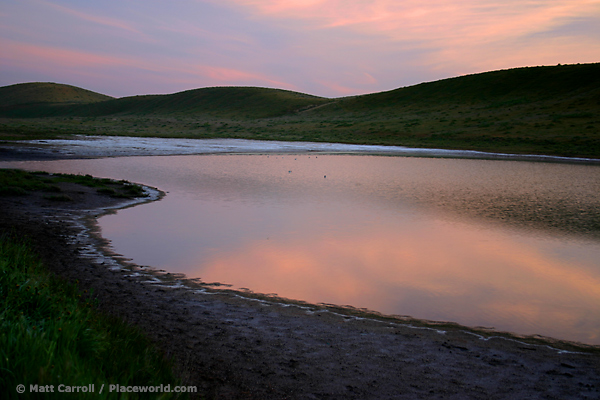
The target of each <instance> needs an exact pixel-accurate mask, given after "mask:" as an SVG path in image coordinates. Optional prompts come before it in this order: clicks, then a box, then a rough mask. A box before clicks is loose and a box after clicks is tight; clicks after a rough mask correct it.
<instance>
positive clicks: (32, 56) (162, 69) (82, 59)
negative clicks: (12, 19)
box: [0, 39, 297, 90]
mask: <svg viewBox="0 0 600 400" xmlns="http://www.w3.org/2000/svg"><path fill="white" fill-rule="evenodd" d="M0 46H1V47H2V49H3V52H2V57H1V58H0V63H1V64H3V65H12V66H18V67H20V68H24V69H32V70H37V71H42V72H47V71H48V70H49V68H50V67H51V68H54V69H57V70H59V71H62V72H64V71H75V72H76V73H77V74H78V75H89V73H90V70H94V71H97V72H96V74H97V73H99V71H101V70H102V69H103V68H105V67H118V68H119V67H129V68H134V69H137V70H143V71H146V72H154V73H159V74H161V75H163V76H167V77H166V78H164V79H166V80H168V81H172V82H186V83H188V84H189V85H192V87H193V86H197V87H198V86H205V85H207V84H210V85H215V84H217V85H218V84H221V85H234V84H244V85H268V86H273V87H278V88H285V89H289V90H297V88H296V87H295V86H294V85H292V84H290V83H287V82H283V81H281V80H278V79H276V78H272V77H269V76H267V75H265V74H261V73H256V72H251V71H244V70H240V69H234V68H227V67H221V66H213V65H206V64H200V63H195V62H193V61H186V62H183V61H181V60H170V59H162V60H161V61H160V62H158V63H157V62H154V61H150V60H148V59H146V58H132V57H119V56H112V55H104V54H97V53H90V52H84V51H78V50H71V49H65V48H60V47H50V46H39V45H32V44H28V43H20V42H15V41H11V40H2V39H0ZM110 74H111V72H110V71H106V72H104V75H110Z"/></svg>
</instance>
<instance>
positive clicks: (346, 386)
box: [0, 185, 600, 399]
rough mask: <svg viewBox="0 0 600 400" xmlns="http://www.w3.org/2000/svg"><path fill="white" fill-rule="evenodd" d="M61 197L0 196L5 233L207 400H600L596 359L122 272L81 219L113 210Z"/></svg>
mask: <svg viewBox="0 0 600 400" xmlns="http://www.w3.org/2000/svg"><path fill="white" fill-rule="evenodd" d="M63 192H64V193H66V194H68V195H70V196H71V197H72V198H73V199H74V201H72V202H67V203H64V204H63V203H60V204H57V203H56V202H52V201H49V200H45V199H44V198H43V197H41V196H36V195H30V196H23V197H0V234H1V233H2V232H11V231H12V232H13V233H15V232H16V233H17V234H18V235H23V236H27V237H29V238H30V239H31V241H32V242H33V244H34V246H35V249H36V250H37V251H38V252H39V254H40V255H41V257H42V258H43V261H44V262H45V263H46V265H47V266H48V268H50V269H51V270H52V271H54V272H55V273H56V274H58V275H60V276H62V277H64V278H65V279H67V280H69V281H72V282H76V283H77V284H78V285H79V287H80V289H81V290H82V291H83V290H87V291H92V296H93V297H95V298H97V299H98V301H99V304H100V307H101V309H102V310H103V311H105V312H108V313H111V314H115V315H117V316H120V317H121V318H122V319H124V320H126V321H129V322H130V323H132V324H134V325H137V326H139V327H140V328H141V329H142V330H143V331H145V332H146V334H147V335H148V336H149V337H150V338H151V339H152V340H153V341H154V342H156V344H157V345H158V346H159V347H160V348H161V349H162V350H163V351H164V353H165V354H166V355H167V356H170V357H174V359H175V362H176V365H177V372H178V373H179V375H180V376H181V377H182V379H183V380H184V382H185V383H186V384H188V385H197V386H198V388H199V391H200V392H204V393H205V394H206V398H209V399H212V398H217V399H537V398H543V399H591V398H595V399H598V398H600V352H598V351H597V350H596V351H595V352H593V351H592V352H591V353H586V352H578V351H560V350H557V348H555V347H553V346H548V345H543V344H526V343H525V342H523V341H520V340H514V339H507V338H502V337H499V336H489V335H488V337H487V338H484V337H483V336H481V335H477V334H474V333H469V332H467V331H466V330H465V329H462V328H459V327H442V326H439V327H437V328H435V326H434V327H423V326H416V325H415V324H414V323H413V324H412V325H411V324H407V323H402V322H400V321H389V320H377V319H371V318H361V317H357V316H351V315H348V314H346V315H344V314H343V313H336V312H333V311H335V310H332V309H327V308H320V307H314V306H308V305H291V304H284V303H278V302H276V301H273V300H269V299H256V298H255V299H252V298H247V297H244V296H240V295H239V294H236V293H233V292H219V291H214V290H207V289H204V288H203V287H202V286H201V285H198V284H196V285H195V284H193V283H192V282H187V286H184V285H182V284H181V281H180V280H177V279H175V278H177V277H173V276H171V275H168V274H162V275H161V274H159V273H157V272H154V273H153V272H148V271H146V269H145V268H143V267H136V266H131V265H129V266H128V267H124V266H120V265H119V264H118V263H116V262H115V260H114V259H113V258H111V257H109V256H107V255H102V254H100V253H98V252H97V251H96V249H97V247H98V246H99V245H101V244H102V240H100V239H99V238H98V237H94V236H93V235H90V234H89V228H90V227H91V228H93V226H94V224H93V222H94V218H93V217H94V216H96V215H97V214H98V213H99V211H97V210H96V211H84V210H90V209H97V208H98V207H106V206H111V205H112V206H115V205H116V204H117V200H114V199H111V198H109V197H103V196H101V195H98V194H96V193H95V192H93V191H91V190H89V189H86V188H81V187H76V186H72V185H71V186H65V187H63ZM434 328H435V329H434ZM560 346H563V344H560V343H559V344H557V347H560ZM31 383H35V382H31ZM113 383H114V382H113Z"/></svg>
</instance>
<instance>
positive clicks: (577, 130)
mask: <svg viewBox="0 0 600 400" xmlns="http://www.w3.org/2000/svg"><path fill="white" fill-rule="evenodd" d="M0 89H2V88H0ZM0 95H1V90H0ZM13 101H16V100H13ZM2 117H4V118H2ZM65 134H67V135H68V134H87V135H124V136H147V137H166V138H169V137H173V138H199V139H201V138H242V139H258V140H286V141H314V142H338V143H355V144H377V145H400V146H410V147H436V148H446V149H464V150H481V151H492V152H509V153H528V154H547V155H559V156H576V157H592V158H600V63H596V64H581V65H579V64H577V65H560V66H551V67H550V66H548V67H532V68H515V69H510V70H502V71H492V72H486V73H481V74H474V75H468V76H462V77H457V78H451V79H444V80H440V81H436V82H428V83H422V84H419V85H414V86H409V87H405V88H399V89H395V90H391V91H387V92H381V93H373V94H368V95H362V96H353V97H345V98H337V99H326V98H322V97H316V96H310V95H306V94H302V93H297V92H291V91H285V90H277V89H265V88H249V87H220V88H204V89H196V90H190V91H186V92H180V93H175V94H170V95H155V96H135V97H126V98H122V99H112V100H108V101H102V102H94V103H88V104H64V103H56V104H30V105H23V104H22V105H13V106H5V107H2V106H0V138H4V139H7V140H20V139H33V138H36V139H39V138H54V137H57V136H58V135H65Z"/></svg>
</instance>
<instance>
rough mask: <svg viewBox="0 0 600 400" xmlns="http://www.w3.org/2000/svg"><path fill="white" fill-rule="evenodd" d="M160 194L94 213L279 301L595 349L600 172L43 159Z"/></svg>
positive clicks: (139, 247) (147, 246) (324, 159)
mask: <svg viewBox="0 0 600 400" xmlns="http://www.w3.org/2000/svg"><path fill="white" fill-rule="evenodd" d="M41 167H43V169H47V170H55V171H61V172H83V173H90V174H94V175H98V176H108V177H114V178H119V179H123V178H124V179H128V180H132V181H137V182H144V183H147V184H150V185H154V186H157V187H159V188H161V189H163V190H166V191H169V194H168V196H167V197H166V198H165V199H163V200H162V201H160V202H156V203H152V204H148V205H143V206H139V207H134V208H130V209H127V210H123V211H120V212H119V213H118V214H117V215H109V216H106V217H103V218H101V220H100V224H101V227H102V232H103V235H104V236H105V237H107V238H109V239H111V240H112V242H113V245H114V248H115V250H116V251H117V252H119V253H122V254H124V255H126V256H127V257H131V258H133V260H134V261H135V262H137V263H138V264H143V265H152V266H154V267H157V268H162V269H166V270H169V271H172V272H180V273H185V274H187V275H188V276H190V277H200V278H202V280H204V281H205V282H223V283H229V284H232V285H234V287H237V288H249V289H251V290H253V291H255V292H261V293H277V294H278V295H280V296H283V297H289V298H294V299H301V300H306V301H309V302H326V303H335V304H342V305H345V304H349V305H352V306H356V307H366V308H369V309H373V310H377V311H380V312H383V313H388V314H401V315H411V316H414V317H417V318H425V319H433V320H448V321H455V322H459V323H462V324H466V325H471V326H488V327H492V326H493V327H495V328H497V329H500V330H509V331H514V332H518V333H522V334H542V335H547V336H553V337H557V338H563V339H569V340H578V341H582V342H585V343H593V344H600V336H599V334H600V265H599V262H598V260H600V241H599V240H598V238H599V237H600V235H599V232H600V228H599V226H598V224H599V221H600V217H599V214H598V213H599V212H600V200H599V199H598V196H597V193H600V174H599V173H598V172H599V171H600V170H599V169H598V167H596V166H584V165H558V164H542V163H524V162H506V161H481V160H441V159H416V158H412V159H410V158H395V157H394V158H392V157H364V156H363V157H352V156H323V155H320V156H314V155H312V156H308V155H302V156H290V155H287V156H274V155H270V156H188V157H148V158H146V157H140V158H121V159H105V160H82V161H63V162H50V163H37V164H36V166H35V167H33V169H42V168H41Z"/></svg>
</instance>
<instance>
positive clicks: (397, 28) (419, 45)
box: [0, 0, 600, 97]
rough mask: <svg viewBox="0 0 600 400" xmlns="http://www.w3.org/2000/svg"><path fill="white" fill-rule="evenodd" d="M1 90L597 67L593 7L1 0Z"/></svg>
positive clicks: (346, 82)
mask: <svg viewBox="0 0 600 400" xmlns="http://www.w3.org/2000/svg"><path fill="white" fill-rule="evenodd" d="M0 21H1V23H0V86H4V85H10V84H14V83H21V82H34V81H44V82H59V83H67V84H71V85H75V86H80V87H83V88H86V89H90V90H94V91H96V92H100V93H103V94H108V95H111V96H115V97H122V96H130V95H136V94H151V93H174V92H177V91H181V90H187V89H194V88H199V87H206V86H262V87H273V88H282V89H289V90H295V91H300V92H304V93H310V94H315V95H319V96H325V97H340V96H347V95H354V94H363V93H372V92H378V91H383V90H390V89H395V88H398V87H401V86H409V85H413V84H417V83H421V82H425V81H432V80H437V79H441V78H447V77H452V76H457V75H464V74H469V73H475V72H484V71H489V70H495V69H504V68H513V67H520V66H533V65H556V64H558V63H562V64H571V63H589V62H598V61H600V0H429V1H423V0H178V1H165V0H104V1H75V0H0Z"/></svg>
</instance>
